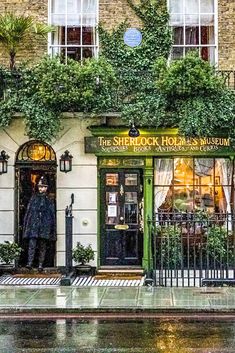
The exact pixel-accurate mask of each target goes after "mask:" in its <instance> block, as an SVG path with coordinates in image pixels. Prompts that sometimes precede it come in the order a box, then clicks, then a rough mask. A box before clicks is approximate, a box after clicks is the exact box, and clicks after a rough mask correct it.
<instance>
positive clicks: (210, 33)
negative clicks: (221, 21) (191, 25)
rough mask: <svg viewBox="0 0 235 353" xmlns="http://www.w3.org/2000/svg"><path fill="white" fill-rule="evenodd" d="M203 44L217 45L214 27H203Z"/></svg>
mask: <svg viewBox="0 0 235 353" xmlns="http://www.w3.org/2000/svg"><path fill="white" fill-rule="evenodd" d="M201 44H215V33H214V27H213V26H210V27H206V26H202V27H201Z"/></svg>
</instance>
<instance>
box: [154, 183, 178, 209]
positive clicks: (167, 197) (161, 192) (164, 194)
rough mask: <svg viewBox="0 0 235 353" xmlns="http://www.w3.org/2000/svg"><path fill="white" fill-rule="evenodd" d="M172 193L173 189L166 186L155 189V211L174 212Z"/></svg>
mask: <svg viewBox="0 0 235 353" xmlns="http://www.w3.org/2000/svg"><path fill="white" fill-rule="evenodd" d="M172 191H173V188H169V187H165V186H156V187H155V188H154V206H155V208H154V209H155V211H156V212H158V211H159V209H160V210H163V211H168V212H170V211H172Z"/></svg>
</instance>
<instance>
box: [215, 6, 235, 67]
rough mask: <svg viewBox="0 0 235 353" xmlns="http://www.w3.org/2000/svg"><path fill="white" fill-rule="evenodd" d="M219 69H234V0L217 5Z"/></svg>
mask: <svg viewBox="0 0 235 353" xmlns="http://www.w3.org/2000/svg"><path fill="white" fill-rule="evenodd" d="M218 17H219V21H218V22H219V23H218V32H219V33H218V34H219V36H218V38H219V68H220V69H221V70H232V69H235V0H219V3H218Z"/></svg>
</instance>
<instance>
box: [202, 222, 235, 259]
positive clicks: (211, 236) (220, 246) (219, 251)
mask: <svg viewBox="0 0 235 353" xmlns="http://www.w3.org/2000/svg"><path fill="white" fill-rule="evenodd" d="M206 236H207V245H206V250H207V251H208V253H209V255H210V257H211V261H216V262H217V263H223V264H226V262H228V263H230V264H232V263H233V261H234V254H233V252H232V249H231V245H230V246H229V233H228V231H227V229H225V228H224V227H222V226H217V225H214V226H212V227H211V228H209V230H208V233H207V235H206Z"/></svg>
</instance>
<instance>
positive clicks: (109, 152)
mask: <svg viewBox="0 0 235 353" xmlns="http://www.w3.org/2000/svg"><path fill="white" fill-rule="evenodd" d="M91 131H92V135H93V136H92V137H86V138H85V152H86V153H95V154H96V156H97V157H98V185H99V190H98V192H99V195H98V200H99V204H98V212H99V230H98V234H99V242H98V244H99V249H98V251H99V263H98V266H102V265H104V266H136V265H137V266H138V265H139V266H143V268H144V269H151V268H152V267H153V266H155V267H159V266H161V267H162V268H163V267H166V264H165V265H164V261H165V260H162V259H159V258H154V259H153V257H154V256H153V254H155V250H156V247H157V248H161V246H162V248H161V256H162V254H163V253H165V254H166V253H168V257H169V256H170V257H171V256H173V255H174V256H176V258H177V260H175V262H173V265H172V263H171V264H170V263H169V260H168V263H167V266H168V268H171V269H172V268H173V267H174V268H176V267H177V266H178V265H177V261H178V262H179V263H178V264H180V265H181V269H182V268H185V267H188V268H189V267H190V266H192V264H194V265H195V263H197V266H199V264H198V263H199V258H200V256H202V255H203V252H202V248H203V247H202V244H201V243H200V245H198V246H197V247H196V241H195V239H196V238H197V239H198V236H199V235H200V237H202V234H203V237H204V240H205V239H206V238H207V240H208V236H209V235H208V234H210V231H211V230H212V226H211V224H212V223H211V224H209V223H210V222H211V220H212V218H213V217H215V215H216V220H215V221H214V220H213V227H218V230H219V232H220V233H221V232H222V233H223V229H225V230H226V234H229V235H230V236H231V239H230V240H229V244H230V243H231V242H232V243H234V236H233V228H234V227H233V220H232V218H231V217H232V216H231V215H232V214H233V212H234V148H233V146H232V144H231V141H230V139H229V138H227V137H221V136H219V137H204V138H185V137H180V136H179V135H178V134H177V130H176V129H170V130H166V129H165V130H154V131H153V130H141V131H140V136H138V137H136V138H132V137H129V136H128V130H127V129H122V128H103V129H102V128H100V127H99V128H98V127H97V128H95V127H94V128H92V129H91ZM195 215H196V217H197V218H195V219H194V218H193V217H195ZM225 215H226V216H225ZM213 219H214V218H213ZM189 220H190V221H189ZM203 222H204V223H203ZM214 224H215V226H214ZM153 227H154V231H155V233H156V234H157V233H159V232H160V233H161V234H163V236H165V238H161V240H159V242H158V241H157V240H156V239H155V240H154V249H155V250H154V252H153V251H152V249H153V239H152V230H153ZM176 228H177V230H176ZM166 229H168V233H167V235H166ZM169 229H170V230H173V234H174V236H175V235H177V234H178V236H179V238H180V240H178V242H176V243H175V244H173V247H177V248H180V250H184V251H186V252H188V255H190V256H189V257H188V259H187V260H185V258H179V256H178V255H179V251H178V253H177V251H175V250H174V251H173V253H172V249H171V247H172V246H169V244H170V243H169V234H170V233H169ZM213 229H215V228H213ZM177 232H178V233H177ZM223 234H224V233H223ZM221 236H223V235H221ZM166 239H167V241H166ZM192 239H193V241H192ZM200 239H201V238H200ZM200 241H201V240H200ZM226 241H228V240H226ZM166 243H167V244H168V247H167V249H166V248H164V246H163V244H166ZM185 244H186V248H185ZM226 244H227V249H228V242H227V243H226ZM171 245H172V244H171ZM206 246H207V250H208V246H209V245H206ZM193 247H194V248H193ZM150 249H151V250H150ZM192 249H193V250H192ZM197 252H198V253H197ZM199 252H200V254H199ZM175 254H176V255H175ZM193 254H194V256H193ZM214 256H215V252H214ZM216 260H219V259H218V257H217V258H216ZM220 260H221V258H220ZM153 261H154V264H153ZM217 262H218V261H217ZM214 265H215V266H217V264H214ZM172 266H173V267H172Z"/></svg>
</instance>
